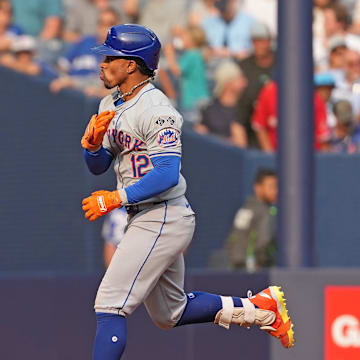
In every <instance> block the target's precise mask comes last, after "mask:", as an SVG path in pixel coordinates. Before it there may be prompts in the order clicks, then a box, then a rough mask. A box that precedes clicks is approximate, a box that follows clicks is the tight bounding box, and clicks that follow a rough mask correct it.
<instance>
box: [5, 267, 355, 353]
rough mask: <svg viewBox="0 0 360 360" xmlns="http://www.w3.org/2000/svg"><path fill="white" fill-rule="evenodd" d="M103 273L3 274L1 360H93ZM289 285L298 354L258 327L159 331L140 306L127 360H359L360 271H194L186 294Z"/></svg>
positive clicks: (241, 293) (130, 329) (130, 331)
mask: <svg viewBox="0 0 360 360" xmlns="http://www.w3.org/2000/svg"><path fill="white" fill-rule="evenodd" d="M100 278H101V274H99V275H97V276H94V275H72V276H69V275H60V274H54V273H47V274H45V273H37V274H34V273H28V274H26V275H25V274H19V273H18V274H14V273H13V274H9V273H2V274H0V288H1V296H0V309H1V310H2V311H1V321H0V339H1V340H0V344H1V346H0V359H2V360H22V359H27V360H64V359H69V360H73V359H74V360H75V359H76V360H78V359H91V350H92V342H93V338H94V335H95V315H94V312H93V309H92V304H93V301H94V297H95V292H96V288H97V286H98V283H99V281H100ZM270 284H272V285H273V284H281V285H282V286H283V289H284V290H285V293H286V296H287V299H288V308H289V311H290V314H291V317H292V320H293V322H294V324H295V328H294V329H295V337H296V344H295V346H294V348H292V349H291V350H286V349H284V348H282V346H281V345H280V342H279V341H278V340H276V339H274V338H272V337H270V336H269V335H267V334H266V333H263V332H261V331H259V330H258V329H256V328H254V329H251V330H246V329H243V328H239V327H237V326H232V327H231V329H230V331H227V330H225V329H223V328H221V327H219V326H216V325H213V324H201V325H186V326H183V327H179V328H176V329H173V330H171V331H164V330H160V329H158V328H157V327H156V326H155V325H154V324H153V323H152V322H151V320H150V318H149V316H148V315H147V314H146V311H145V309H144V307H140V308H139V309H138V310H136V312H135V313H134V314H133V315H132V316H131V317H130V318H129V320H128V344H127V348H126V351H125V354H124V360H139V359H148V360H163V359H164V360H165V359H171V360H199V359H207V360H218V359H256V360H289V359H291V360H303V359H309V360H339V359H346V360H358V359H359V358H360V341H359V339H360V310H359V306H358V304H359V303H360V269H357V270H355V269H316V270H298V271H285V270H280V269H274V270H272V271H270V272H264V273H257V274H252V275H249V274H245V273H240V272H238V273H224V272H209V271H207V272H206V271H195V272H194V271H190V272H188V274H187V277H186V290H187V291H192V290H203V291H206V290H207V291H209V292H213V293H220V294H223V295H237V296H245V294H246V292H247V290H248V289H251V290H253V292H254V293H255V292H258V291H260V290H261V289H263V288H264V287H266V286H268V285H270Z"/></svg>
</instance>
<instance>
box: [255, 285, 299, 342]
mask: <svg viewBox="0 0 360 360" xmlns="http://www.w3.org/2000/svg"><path fill="white" fill-rule="evenodd" d="M248 299H249V301H250V302H251V303H252V304H254V305H256V306H257V307H258V308H259V309H263V310H269V311H272V312H274V313H275V315H276V319H275V321H274V322H273V323H272V324H271V325H270V327H272V328H273V329H270V328H269V327H267V326H264V327H263V328H262V327H260V329H262V330H265V331H266V332H268V333H269V334H270V335H272V336H275V337H276V338H279V339H280V341H281V344H282V345H283V346H284V347H285V348H291V347H292V346H294V343H295V338H294V330H293V327H294V325H293V324H292V322H291V320H290V317H289V314H288V311H287V308H286V299H285V297H284V293H283V292H282V291H281V288H280V287H279V286H269V287H268V288H267V289H265V290H263V291H261V292H259V293H258V294H256V295H255V296H252V294H251V292H250V293H249V294H248Z"/></svg>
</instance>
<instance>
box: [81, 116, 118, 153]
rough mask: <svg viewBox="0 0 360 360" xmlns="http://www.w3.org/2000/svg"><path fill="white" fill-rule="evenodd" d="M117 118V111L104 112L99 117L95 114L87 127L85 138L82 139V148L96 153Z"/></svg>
mask: <svg viewBox="0 0 360 360" xmlns="http://www.w3.org/2000/svg"><path fill="white" fill-rule="evenodd" d="M114 116H115V111H112V112H110V111H108V110H107V111H104V112H102V113H101V114H99V115H96V114H94V115H93V116H92V117H91V119H90V121H89V124H88V126H87V127H86V130H85V133H84V136H83V137H82V139H81V146H82V147H83V148H84V149H87V150H90V151H96V150H98V149H99V148H100V146H101V144H102V141H103V137H104V135H105V133H106V130H107V128H108V126H109V124H110V121H111V120H112V118H113V117H114Z"/></svg>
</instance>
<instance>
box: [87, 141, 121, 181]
mask: <svg viewBox="0 0 360 360" xmlns="http://www.w3.org/2000/svg"><path fill="white" fill-rule="evenodd" d="M84 159H85V162H86V165H87V167H88V169H89V170H90V172H91V173H93V174H94V175H100V174H103V173H104V172H105V171H106V170H107V169H108V168H109V167H110V165H111V163H112V161H113V159H114V156H113V154H112V153H111V152H110V151H109V150H108V149H105V148H104V147H102V146H101V148H100V149H99V150H97V151H94V152H92V151H89V150H87V149H84Z"/></svg>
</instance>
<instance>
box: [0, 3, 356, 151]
mask: <svg viewBox="0 0 360 360" xmlns="http://www.w3.org/2000/svg"><path fill="white" fill-rule="evenodd" d="M119 23H139V24H141V25H145V26H148V27H149V28H151V29H152V30H153V31H154V32H155V33H156V34H157V35H158V36H159V39H160V41H161V43H162V55H161V59H160V66H159V70H158V71H157V76H156V78H155V80H154V81H155V82H156V84H157V86H159V87H160V88H161V89H162V90H163V91H164V92H165V93H166V95H167V96H168V97H169V98H170V99H171V101H172V102H173V104H174V105H175V106H176V107H177V108H178V109H179V110H180V111H181V113H182V114H183V116H184V120H185V127H187V128H188V129H194V131H197V132H199V133H201V134H204V135H206V136H216V137H217V138H218V139H220V140H221V141H224V142H227V143H229V144H232V145H234V146H238V147H241V148H252V149H260V150H263V151H265V152H269V153H272V152H275V151H276V148H277V109H276V108H277V84H276V75H275V74H276V45H277V44H276V41H277V0H76V1H71V0H27V1H24V0H0V65H2V66H5V67H8V68H11V69H13V70H14V71H19V72H23V73H26V74H28V75H31V76H42V77H44V78H46V79H48V81H49V88H50V91H52V92H54V93H56V92H59V91H61V90H63V89H65V88H73V89H78V90H79V91H82V92H84V93H85V94H86V95H87V96H96V97H103V96H105V95H107V94H108V91H109V90H106V89H105V88H104V87H103V85H102V82H101V81H100V80H99V76H98V74H99V64H100V63H101V61H102V58H101V57H99V56H98V55H96V54H94V53H92V52H91V50H90V49H91V47H93V46H95V45H97V44H100V43H102V42H103V41H104V39H105V37H106V35H107V31H108V29H109V28H110V27H111V26H113V25H116V24H119ZM313 57H314V70H315V73H314V88H315V91H314V113H315V126H314V127H315V132H314V146H315V149H316V150H317V151H324V152H334V153H338V152H345V153H356V152H359V149H360V127H359V124H360V96H359V93H360V81H359V80H360V0H314V11H313ZM304 121H306V119H304Z"/></svg>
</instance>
